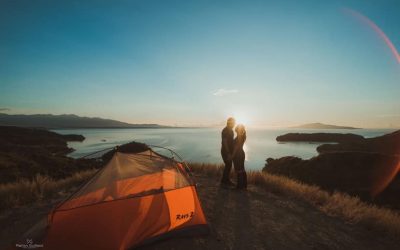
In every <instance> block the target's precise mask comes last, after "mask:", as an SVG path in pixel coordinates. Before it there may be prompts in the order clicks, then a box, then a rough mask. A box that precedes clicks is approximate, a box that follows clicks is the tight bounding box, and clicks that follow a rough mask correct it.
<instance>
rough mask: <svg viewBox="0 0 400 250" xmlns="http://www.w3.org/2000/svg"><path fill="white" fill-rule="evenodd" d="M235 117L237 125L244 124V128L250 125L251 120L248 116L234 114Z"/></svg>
mask: <svg viewBox="0 0 400 250" xmlns="http://www.w3.org/2000/svg"><path fill="white" fill-rule="evenodd" d="M233 117H234V118H235V120H236V124H243V125H244V126H248V125H250V123H251V122H250V119H249V117H248V116H247V115H246V114H243V113H236V114H233Z"/></svg>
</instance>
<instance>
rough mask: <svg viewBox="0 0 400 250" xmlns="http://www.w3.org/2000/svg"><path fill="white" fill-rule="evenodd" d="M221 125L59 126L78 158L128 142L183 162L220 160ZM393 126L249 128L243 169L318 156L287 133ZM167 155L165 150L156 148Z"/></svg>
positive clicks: (312, 146) (371, 132) (369, 133)
mask: <svg viewBox="0 0 400 250" xmlns="http://www.w3.org/2000/svg"><path fill="white" fill-rule="evenodd" d="M221 129H222V128H162V129H60V130H53V131H54V132H57V133H59V134H81V135H83V136H85V138H86V139H85V140H84V141H83V142H70V143H69V144H68V145H69V147H71V148H73V149H75V151H74V152H72V153H71V154H70V156H71V157H74V158H79V157H82V156H85V155H87V154H90V153H92V152H95V151H99V150H103V149H107V148H110V147H113V146H116V145H120V144H123V143H127V142H130V141H137V142H143V143H146V144H149V145H158V146H162V147H167V148H170V149H172V150H174V151H176V152H177V153H178V154H179V155H180V156H181V157H182V158H183V159H184V160H185V161H189V162H206V163H222V159H221V156H220V148H221V141H220V140H221V139H220V138H221V136H220V131H221ZM393 131H395V130H394V129H356V130H334V129H329V130H326V129H325V130H316V129H312V130H310V129H248V131H247V141H246V144H245V152H246V168H248V169H261V168H263V167H264V164H265V160H266V159H267V158H268V157H272V158H277V157H282V156H289V155H291V156H298V157H301V158H303V159H309V158H311V157H313V156H316V155H318V153H317V151H316V148H317V146H318V145H320V143H300V142H296V143H278V142H277V141H276V140H275V138H276V137H277V136H278V135H283V134H285V133H290V132H299V133H301V132H304V133H317V132H329V133H354V134H359V135H362V136H364V137H367V138H369V137H375V136H379V135H383V134H386V133H390V132H393ZM159 152H160V153H162V154H165V155H167V156H170V153H169V152H168V151H166V150H164V151H163V150H161V151H159Z"/></svg>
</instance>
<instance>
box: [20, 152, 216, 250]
mask: <svg viewBox="0 0 400 250" xmlns="http://www.w3.org/2000/svg"><path fill="white" fill-rule="evenodd" d="M183 164H184V163H182V162H179V161H176V160H174V159H173V158H168V157H165V156H163V155H160V154H158V153H156V152H154V151H153V150H151V149H147V150H146V151H143V152H139V153H126V152H120V151H118V150H116V151H114V152H113V155H112V157H111V160H109V161H108V163H107V164H106V165H105V166H104V167H103V168H102V169H101V170H100V171H99V172H97V174H96V175H95V176H94V177H92V178H91V179H90V180H89V181H88V182H87V183H85V184H84V185H83V186H82V187H81V188H80V189H79V190H78V191H77V192H76V193H74V194H73V195H72V196H71V197H69V198H68V199H67V200H65V201H64V202H62V203H61V204H59V205H58V206H57V207H56V208H55V209H54V210H53V211H52V212H51V213H50V214H49V215H48V220H47V225H46V227H45V229H44V227H43V226H42V230H38V229H37V228H36V229H33V230H31V232H30V233H31V235H32V234H35V233H33V232H34V231H36V234H37V232H38V231H43V236H42V237H37V236H34V237H33V238H34V239H35V240H33V239H32V241H34V242H33V244H39V246H40V247H41V249H128V248H132V247H136V246H139V245H143V244H146V243H149V242H153V241H155V240H158V239H163V238H166V237H171V236H182V235H185V236H186V235H199V234H205V233H208V225H207V222H206V218H205V216H204V213H203V211H202V208H201V205H200V202H199V199H198V197H197V193H196V187H195V184H194V182H193V180H192V178H191V176H190V174H189V172H188V171H187V169H186V168H185V167H184V165H183ZM45 224H46V223H42V225H45ZM37 227H38V228H40V225H39V226H37ZM28 233H29V232H28ZM38 238H39V239H38ZM40 238H41V239H40ZM22 240H24V239H22ZM21 244H26V243H23V242H22V243H21Z"/></svg>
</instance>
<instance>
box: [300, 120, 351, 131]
mask: <svg viewBox="0 0 400 250" xmlns="http://www.w3.org/2000/svg"><path fill="white" fill-rule="evenodd" d="M293 128H306V129H359V128H355V127H348V126H338V125H330V124H323V123H319V122H316V123H307V124H303V125H300V126H295V127H293Z"/></svg>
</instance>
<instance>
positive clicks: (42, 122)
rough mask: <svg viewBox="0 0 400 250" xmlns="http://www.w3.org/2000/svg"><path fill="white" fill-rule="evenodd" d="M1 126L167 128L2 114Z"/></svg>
mask: <svg viewBox="0 0 400 250" xmlns="http://www.w3.org/2000/svg"><path fill="white" fill-rule="evenodd" d="M0 126H18V127H35V128H47V129H57V128H165V127H168V126H163V125H158V124H130V123H126V122H120V121H116V120H111V119H103V118H98V117H81V116H77V115H72V114H71V115H70V114H68V115H51V114H35V115H9V114H4V113H0Z"/></svg>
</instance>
